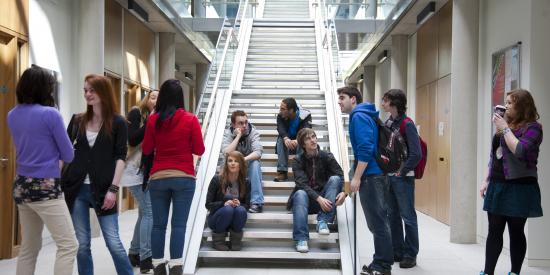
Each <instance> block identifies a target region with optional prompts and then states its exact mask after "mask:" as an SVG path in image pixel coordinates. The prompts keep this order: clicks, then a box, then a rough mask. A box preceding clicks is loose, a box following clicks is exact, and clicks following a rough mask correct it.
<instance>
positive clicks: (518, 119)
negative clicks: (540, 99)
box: [506, 89, 540, 129]
mask: <svg viewBox="0 0 550 275" xmlns="http://www.w3.org/2000/svg"><path fill="white" fill-rule="evenodd" d="M506 95H507V96H509V97H510V98H511V100H512V102H513V103H514V111H515V114H516V115H515V117H513V118H510V119H508V120H509V121H507V122H508V124H510V128H512V129H517V128H521V127H523V126H525V125H526V124H527V123H531V122H535V121H537V120H539V118H540V116H539V113H538V112H537V107H536V106H535V100H534V99H533V97H532V96H531V94H530V93H529V92H528V91H527V90H523V89H517V90H513V91H510V92H508V93H507V94H506Z"/></svg>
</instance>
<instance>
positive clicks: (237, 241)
mask: <svg viewBox="0 0 550 275" xmlns="http://www.w3.org/2000/svg"><path fill="white" fill-rule="evenodd" d="M242 240H243V232H242V231H241V232H235V231H233V230H231V231H229V242H230V243H231V250H233V251H240V250H241V248H242Z"/></svg>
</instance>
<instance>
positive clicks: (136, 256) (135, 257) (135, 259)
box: [128, 253, 139, 267]
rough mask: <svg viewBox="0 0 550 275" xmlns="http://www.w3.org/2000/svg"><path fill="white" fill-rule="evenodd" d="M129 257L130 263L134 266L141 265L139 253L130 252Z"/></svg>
mask: <svg viewBox="0 0 550 275" xmlns="http://www.w3.org/2000/svg"><path fill="white" fill-rule="evenodd" d="M128 259H130V264H131V265H132V266H133V267H138V266H139V254H130V253H128Z"/></svg>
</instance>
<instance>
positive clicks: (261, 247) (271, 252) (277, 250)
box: [199, 241, 340, 260]
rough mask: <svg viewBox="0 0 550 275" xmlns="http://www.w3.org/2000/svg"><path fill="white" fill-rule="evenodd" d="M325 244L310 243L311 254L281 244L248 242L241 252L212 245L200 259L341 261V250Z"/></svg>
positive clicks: (203, 248)
mask: <svg viewBox="0 0 550 275" xmlns="http://www.w3.org/2000/svg"><path fill="white" fill-rule="evenodd" d="M324 245H325V244H316V243H313V242H310V245H309V252H308V253H300V252H297V251H296V249H295V247H294V245H292V243H291V244H288V243H287V244H280V243H278V242H272V243H269V244H267V245H266V244H265V242H264V243H259V244H258V243H257V242H256V241H251V242H246V241H244V242H243V244H242V250H241V251H217V250H214V248H212V247H211V245H210V243H209V242H208V243H206V244H205V245H203V246H202V247H201V249H200V251H199V257H205V258H246V259H281V260H284V259H289V260H290V259H323V260H339V259H340V250H339V249H338V247H337V246H334V245H329V246H328V247H326V248H325V247H323V246H324Z"/></svg>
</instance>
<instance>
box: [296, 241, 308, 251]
mask: <svg viewBox="0 0 550 275" xmlns="http://www.w3.org/2000/svg"><path fill="white" fill-rule="evenodd" d="M296 251H298V252H300V253H307V252H308V251H309V247H308V246H307V241H296Z"/></svg>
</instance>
